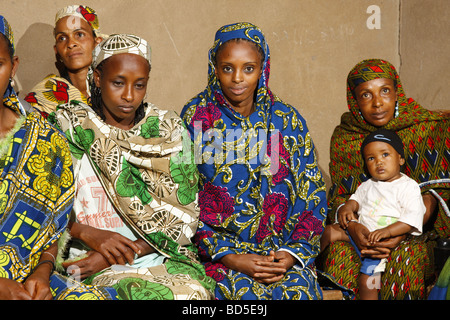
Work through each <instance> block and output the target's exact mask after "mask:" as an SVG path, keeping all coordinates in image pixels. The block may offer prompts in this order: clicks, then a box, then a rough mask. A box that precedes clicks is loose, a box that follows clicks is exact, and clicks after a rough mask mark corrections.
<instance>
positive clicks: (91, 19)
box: [55, 5, 100, 37]
mask: <svg viewBox="0 0 450 320" xmlns="http://www.w3.org/2000/svg"><path fill="white" fill-rule="evenodd" d="M67 16H74V17H79V18H81V19H83V20H85V21H86V22H87V23H89V25H90V26H91V28H92V30H93V31H94V33H95V36H96V37H99V36H100V30H99V23H98V17H97V13H96V12H95V10H94V9H92V8H90V7H88V6H83V5H71V6H67V7H65V8H62V9H61V10H59V11H58V12H57V13H56V16H55V24H56V23H57V22H58V21H59V20H60V19H62V18H64V17H67Z"/></svg>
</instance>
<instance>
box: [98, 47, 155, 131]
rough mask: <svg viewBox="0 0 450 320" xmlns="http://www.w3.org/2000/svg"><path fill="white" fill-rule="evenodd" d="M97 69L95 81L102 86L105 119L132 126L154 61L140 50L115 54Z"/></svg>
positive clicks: (112, 123)
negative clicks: (148, 59)
mask: <svg viewBox="0 0 450 320" xmlns="http://www.w3.org/2000/svg"><path fill="white" fill-rule="evenodd" d="M102 64H103V66H102V68H101V71H100V70H99V69H98V68H97V69H96V70H95V71H94V81H95V85H96V86H97V87H98V88H100V89H101V94H102V109H103V114H104V115H105V122H106V123H107V124H110V125H113V126H115V127H118V128H121V129H125V130H128V129H131V128H132V127H133V125H134V118H135V115H136V110H137V109H138V108H139V106H140V104H141V103H142V101H143V100H144V98H145V94H146V92H147V82H148V79H149V73H150V65H149V63H148V61H147V60H146V59H145V58H143V57H141V56H139V55H136V54H132V53H121V54H116V55H113V56H111V57H109V58H107V59H106V60H104V62H103V63H102Z"/></svg>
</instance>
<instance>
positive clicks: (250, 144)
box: [182, 23, 326, 300]
mask: <svg viewBox="0 0 450 320" xmlns="http://www.w3.org/2000/svg"><path fill="white" fill-rule="evenodd" d="M235 38H241V39H246V40H248V41H251V42H253V43H256V44H257V45H258V46H259V47H260V48H261V49H262V51H263V52H264V64H263V72H262V75H261V78H260V81H259V85H258V88H257V92H256V99H255V111H254V112H253V113H252V114H251V115H250V116H249V117H243V116H241V115H240V114H239V113H237V112H235V111H234V110H233V108H232V107H231V106H230V105H229V104H228V103H227V101H226V99H225V97H224V95H223V93H222V90H221V87H220V83H219V81H218V79H217V78H216V76H215V72H214V62H215V54H216V52H217V49H218V48H219V46H220V45H221V44H223V43H224V42H226V41H228V40H230V39H235ZM269 56H270V54H269V48H268V46H267V43H266V40H265V38H264V36H263V34H262V32H261V30H259V29H258V28H257V27H256V26H254V25H252V24H250V23H238V24H233V25H228V26H224V27H222V28H221V29H219V31H218V32H217V34H216V39H215V42H214V46H213V47H212V48H211V50H210V51H209V78H208V86H207V88H206V89H205V91H203V92H201V93H200V94H199V95H197V96H196V97H194V98H193V99H192V100H191V101H189V102H188V103H187V104H186V106H185V107H184V109H183V112H182V117H183V120H184V121H185V123H186V125H187V127H188V129H189V132H190V134H191V138H192V139H193V141H194V153H195V156H194V157H195V161H196V163H197V164H198V168H199V171H200V178H201V190H200V192H199V206H200V224H199V231H198V232H197V235H196V237H195V239H196V243H197V244H198V246H199V248H200V249H199V250H200V256H201V258H202V261H203V262H204V263H205V266H206V270H207V274H208V275H210V276H211V277H213V278H214V279H215V280H216V281H217V286H216V298H218V299H229V300H232V299H245V300H257V299H260V300H265V299H318V298H321V291H320V288H319V285H318V284H317V279H316V271H315V267H314V263H313V262H314V259H315V257H316V256H317V254H318V253H319V238H320V235H321V233H322V231H323V225H322V222H323V219H324V217H325V215H326V199H325V197H326V196H325V184H324V182H323V179H322V175H321V172H320V170H319V167H318V166H317V159H316V154H315V149H314V144H313V142H312V139H311V136H310V133H309V131H308V128H307V125H306V122H305V120H304V119H303V118H302V116H301V115H300V114H299V113H298V111H297V110H296V109H295V108H294V107H292V106H291V105H288V104H286V103H284V102H282V101H281V100H280V99H279V98H278V97H277V96H275V95H274V94H273V93H272V92H271V91H270V90H269V88H268V86H267V83H268V78H269V73H270V70H269V66H270V58H269ZM279 250H284V251H287V252H289V253H290V254H292V255H293V256H294V257H295V259H296V262H297V263H296V264H295V266H294V267H293V268H291V269H290V270H288V272H287V273H286V274H285V277H284V278H283V279H282V280H281V281H279V282H277V283H275V284H272V285H265V284H260V283H258V282H256V281H255V280H254V279H252V278H251V277H250V276H248V275H246V274H243V273H240V272H236V271H234V270H231V269H228V268H227V267H225V266H224V265H222V264H221V263H220V262H219V260H220V258H222V257H224V256H225V255H228V254H258V255H268V254H269V252H270V251H279Z"/></svg>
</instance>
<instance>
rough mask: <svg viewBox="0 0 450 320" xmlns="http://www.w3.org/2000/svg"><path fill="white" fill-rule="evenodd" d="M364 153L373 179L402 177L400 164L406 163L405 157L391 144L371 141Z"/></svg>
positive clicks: (388, 180)
mask: <svg viewBox="0 0 450 320" xmlns="http://www.w3.org/2000/svg"><path fill="white" fill-rule="evenodd" d="M363 154H364V160H365V163H366V166H367V169H368V170H369V173H370V175H371V176H372V178H373V179H375V180H380V181H386V182H390V181H394V180H396V179H398V178H400V177H401V174H400V166H402V165H403V164H404V163H405V159H403V158H402V157H401V156H400V154H399V153H398V152H397V151H395V149H394V148H393V147H392V146H391V145H390V144H388V143H386V142H381V141H374V142H371V143H369V144H368V145H366V146H365V148H364V153H363Z"/></svg>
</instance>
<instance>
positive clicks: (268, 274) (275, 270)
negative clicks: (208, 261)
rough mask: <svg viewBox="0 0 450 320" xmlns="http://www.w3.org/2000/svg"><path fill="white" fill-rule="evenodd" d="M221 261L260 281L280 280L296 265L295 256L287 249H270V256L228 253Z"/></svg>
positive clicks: (271, 281) (268, 282) (272, 281)
mask: <svg viewBox="0 0 450 320" xmlns="http://www.w3.org/2000/svg"><path fill="white" fill-rule="evenodd" d="M220 262H221V263H222V264H224V265H225V266H227V267H228V268H230V269H233V270H235V271H238V272H241V273H244V274H246V275H248V276H250V277H252V278H253V279H254V280H255V281H257V282H259V283H265V284H270V283H274V282H277V281H280V280H281V279H282V278H283V277H284V275H285V273H286V272H287V271H288V270H289V269H290V268H292V266H294V264H295V262H296V260H295V258H294V257H293V256H292V255H291V254H290V253H289V252H286V251H277V252H274V251H270V253H269V255H268V256H262V255H258V254H253V253H248V254H228V255H226V256H224V257H222V258H221V259H220Z"/></svg>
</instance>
